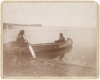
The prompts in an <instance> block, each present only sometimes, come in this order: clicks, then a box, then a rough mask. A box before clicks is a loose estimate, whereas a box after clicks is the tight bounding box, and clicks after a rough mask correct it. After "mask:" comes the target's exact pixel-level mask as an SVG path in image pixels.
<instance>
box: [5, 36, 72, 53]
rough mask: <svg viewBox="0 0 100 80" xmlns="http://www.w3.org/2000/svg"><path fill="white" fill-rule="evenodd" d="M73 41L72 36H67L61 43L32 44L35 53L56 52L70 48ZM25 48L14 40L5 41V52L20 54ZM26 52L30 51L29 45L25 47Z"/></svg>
mask: <svg viewBox="0 0 100 80" xmlns="http://www.w3.org/2000/svg"><path fill="white" fill-rule="evenodd" d="M72 44H73V41H72V39H71V38H67V40H66V41H65V42H61V43H42V44H30V45H31V46H32V48H33V50H34V52H35V53H38V52H50V51H51V52H54V51H59V50H63V49H65V48H68V47H70V46H72ZM21 50H23V47H19V46H17V45H15V44H14V41H12V42H9V43H5V44H4V45H3V52H4V53H8V52H9V53H10V54H15V53H16V54H18V51H21ZM24 52H26V53H28V52H30V51H29V48H28V47H27V46H25V47H24Z"/></svg>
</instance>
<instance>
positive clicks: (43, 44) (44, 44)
mask: <svg viewBox="0 0 100 80" xmlns="http://www.w3.org/2000/svg"><path fill="white" fill-rule="evenodd" d="M67 41H68V40H66V41H65V42H60V43H42V44H31V46H34V47H35V46H46V45H59V44H62V43H66V42H67Z"/></svg>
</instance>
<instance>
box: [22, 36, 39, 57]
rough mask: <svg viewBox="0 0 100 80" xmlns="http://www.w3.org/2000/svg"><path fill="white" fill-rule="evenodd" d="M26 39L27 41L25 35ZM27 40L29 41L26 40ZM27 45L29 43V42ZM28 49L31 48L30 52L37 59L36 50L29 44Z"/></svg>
mask: <svg viewBox="0 0 100 80" xmlns="http://www.w3.org/2000/svg"><path fill="white" fill-rule="evenodd" d="M24 38H25V39H26V37H25V35H24ZM26 40H27V39H26ZM27 43H28V41H27ZM28 47H29V50H30V52H31V54H32V56H33V58H35V59H36V58H37V57H36V55H35V52H34V50H33V48H32V46H31V45H30V44H29V43H28Z"/></svg>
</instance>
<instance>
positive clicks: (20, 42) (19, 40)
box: [15, 30, 28, 47]
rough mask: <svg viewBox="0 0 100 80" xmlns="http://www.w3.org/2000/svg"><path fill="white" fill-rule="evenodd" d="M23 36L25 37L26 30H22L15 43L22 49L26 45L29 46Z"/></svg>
mask: <svg viewBox="0 0 100 80" xmlns="http://www.w3.org/2000/svg"><path fill="white" fill-rule="evenodd" d="M23 35H24V30H20V32H19V34H18V36H17V39H16V42H15V44H17V45H18V46H20V47H23V46H25V45H28V43H27V41H26V40H25V39H24V37H23Z"/></svg>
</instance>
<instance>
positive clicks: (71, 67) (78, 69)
mask: <svg viewBox="0 0 100 80" xmlns="http://www.w3.org/2000/svg"><path fill="white" fill-rule="evenodd" d="M3 64H4V65H3V66H4V67H3V71H4V72H3V75H4V77H11V76H12V77H23V76H24V77H69V76H71V77H74V76H75V77H91V76H92V77H93V76H96V68H95V67H91V66H87V65H77V64H71V63H66V62H64V61H63V60H62V61H60V60H58V58H55V59H51V60H44V59H36V60H34V59H28V58H27V59H24V58H22V57H21V56H20V57H16V56H15V55H11V56H8V55H4V63H3Z"/></svg>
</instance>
